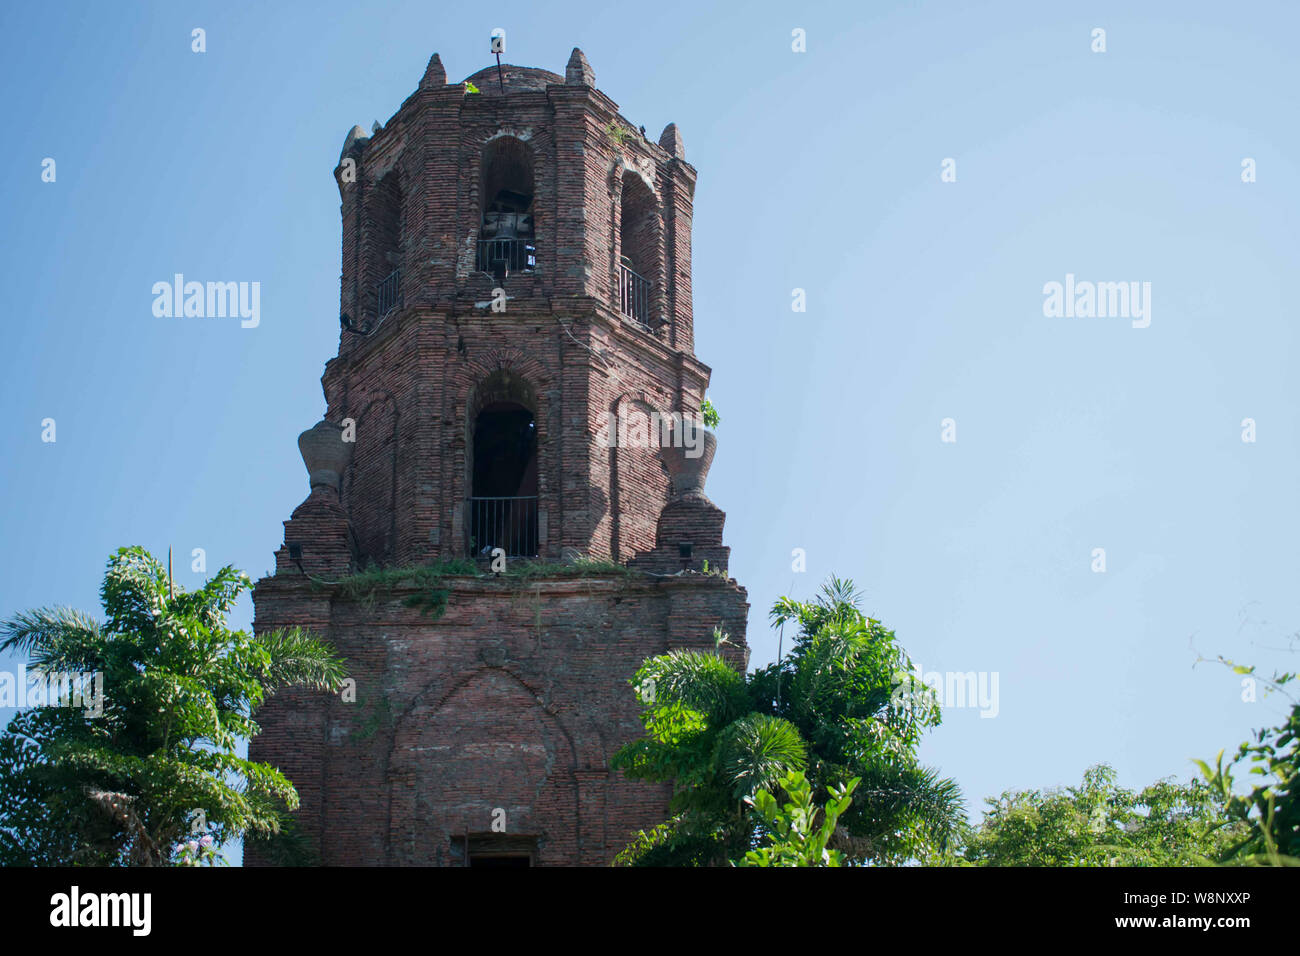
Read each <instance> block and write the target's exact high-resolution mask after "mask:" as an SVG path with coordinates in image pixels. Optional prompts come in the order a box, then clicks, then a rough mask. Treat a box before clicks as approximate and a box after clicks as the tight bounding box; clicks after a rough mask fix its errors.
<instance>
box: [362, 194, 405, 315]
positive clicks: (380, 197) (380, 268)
mask: <svg viewBox="0 0 1300 956" xmlns="http://www.w3.org/2000/svg"><path fill="white" fill-rule="evenodd" d="M367 205H368V206H369V212H370V222H371V226H372V229H373V233H372V236H373V239H372V249H373V261H372V270H371V272H372V281H373V282H374V283H375V285H374V289H375V299H374V302H375V318H376V319H382V318H383V317H384V316H385V315H387V314H388V313H389V311H391V310H392V309H394V308H397V307H398V306H400V305H401V304H402V185H401V183H400V181H399V180H398V175H397V172H396V171H394V172H390V173H389V174H388V175H386V176H384V178H383V179H381V180H379V182H378V183H376V184H375V188H374V190H373V191H372V192H371V193H370V195H369V197H368V198H367Z"/></svg>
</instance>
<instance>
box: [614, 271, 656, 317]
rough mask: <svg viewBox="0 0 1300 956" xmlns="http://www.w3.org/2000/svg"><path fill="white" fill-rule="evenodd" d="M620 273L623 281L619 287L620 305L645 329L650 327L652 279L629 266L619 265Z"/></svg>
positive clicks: (625, 312)
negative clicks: (638, 273) (637, 272)
mask: <svg viewBox="0 0 1300 956" xmlns="http://www.w3.org/2000/svg"><path fill="white" fill-rule="evenodd" d="M619 275H620V276H621V280H622V281H621V282H620V283H619V288H620V290H621V292H622V296H621V302H620V305H621V306H622V309H623V314H624V315H626V316H627V317H628V318H631V319H636V321H637V322H638V323H639V324H640V325H641V327H642V328H643V329H647V330H648V329H649V328H650V289H651V283H650V280H649V279H647V278H645V277H644V276H639V275H637V274H636V273H635V272H633V271H632V270H631V269H629V268H628V267H627V266H624V265H620V266H619Z"/></svg>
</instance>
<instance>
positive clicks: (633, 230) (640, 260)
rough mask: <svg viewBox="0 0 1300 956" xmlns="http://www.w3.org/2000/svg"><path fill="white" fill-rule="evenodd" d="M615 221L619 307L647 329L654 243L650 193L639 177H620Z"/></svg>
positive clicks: (651, 194) (652, 196) (653, 212)
mask: <svg viewBox="0 0 1300 956" xmlns="http://www.w3.org/2000/svg"><path fill="white" fill-rule="evenodd" d="M621 207H622V209H621V213H620V218H619V233H618V238H619V248H620V251H621V255H620V257H619V259H620V261H619V293H620V298H619V305H620V307H621V309H622V312H623V314H624V315H626V316H627V317H628V318H630V319H635V320H636V322H637V324H638V325H640V326H642V327H643V328H646V329H648V328H650V295H651V292H652V291H653V289H654V284H653V282H652V281H651V279H650V276H651V275H652V274H653V272H654V268H653V267H654V263H655V260H656V243H655V232H654V216H655V214H656V210H655V198H654V194H653V193H652V192H651V191H650V189H649V188H648V187H647V186H646V184H645V183H644V182H643V181H642V180H641V177H640V176H637V175H636V174H634V173H631V172H627V173H624V174H623V198H622V203H621Z"/></svg>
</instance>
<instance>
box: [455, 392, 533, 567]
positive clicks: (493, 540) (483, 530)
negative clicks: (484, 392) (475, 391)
mask: <svg viewBox="0 0 1300 956" xmlns="http://www.w3.org/2000/svg"><path fill="white" fill-rule="evenodd" d="M469 536H470V553H471V554H473V555H474V556H476V557H489V556H490V555H491V554H492V551H493V549H495V548H504V549H505V552H506V554H507V555H509V556H510V557H535V556H536V555H537V553H538V538H537V425H536V422H535V421H534V419H533V413H532V412H530V411H529V410H528V409H526V408H524V407H523V406H522V405H516V404H514V403H512V402H493V403H492V404H490V405H487V406H486V407H485V408H484V409H483V410H482V411H481V412H479V414H478V417H477V418H476V419H475V420H474V473H473V479H472V486H471V491H470V520H469Z"/></svg>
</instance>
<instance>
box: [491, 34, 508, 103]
mask: <svg viewBox="0 0 1300 956" xmlns="http://www.w3.org/2000/svg"><path fill="white" fill-rule="evenodd" d="M492 52H493V53H495V54H496V55H497V85H498V86H500V87H501V92H502V93H504V92H505V91H506V81H505V77H504V76H503V75H502V73H501V54H502V53H505V52H506V31H505V30H503V29H501V28H500V27H497V28H496V29H495V30H493V31H492Z"/></svg>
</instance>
